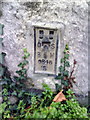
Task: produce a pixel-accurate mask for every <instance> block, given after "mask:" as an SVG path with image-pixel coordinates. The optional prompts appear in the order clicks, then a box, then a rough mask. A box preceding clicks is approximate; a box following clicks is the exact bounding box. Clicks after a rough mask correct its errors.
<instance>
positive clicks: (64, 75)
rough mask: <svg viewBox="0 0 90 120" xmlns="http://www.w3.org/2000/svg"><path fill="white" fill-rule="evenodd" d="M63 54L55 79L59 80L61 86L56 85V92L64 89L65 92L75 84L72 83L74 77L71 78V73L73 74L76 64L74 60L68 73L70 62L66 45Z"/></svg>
mask: <svg viewBox="0 0 90 120" xmlns="http://www.w3.org/2000/svg"><path fill="white" fill-rule="evenodd" d="M63 53H64V56H63V58H62V59H61V65H60V67H59V73H58V75H57V76H56V78H55V79H57V80H61V85H59V84H56V90H57V91H58V90H60V89H64V90H65V91H67V90H68V89H70V88H72V87H73V85H72V83H75V81H74V79H75V77H73V72H74V68H75V65H76V63H77V62H76V60H74V62H73V70H72V71H71V72H69V68H70V62H69V46H68V44H66V46H65V49H64V52H63Z"/></svg>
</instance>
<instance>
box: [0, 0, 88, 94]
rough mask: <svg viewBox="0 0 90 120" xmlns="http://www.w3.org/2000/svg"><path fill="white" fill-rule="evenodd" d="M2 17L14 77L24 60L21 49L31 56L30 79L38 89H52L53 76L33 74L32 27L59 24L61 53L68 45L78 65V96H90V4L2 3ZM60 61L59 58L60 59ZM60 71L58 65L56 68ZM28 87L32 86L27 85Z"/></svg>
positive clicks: (50, 1)
mask: <svg viewBox="0 0 90 120" xmlns="http://www.w3.org/2000/svg"><path fill="white" fill-rule="evenodd" d="M0 6H1V8H2V9H1V11H2V16H1V17H0V23H2V24H4V36H3V37H4V39H3V44H4V47H3V51H4V52H5V53H6V54H7V55H6V57H5V60H6V65H7V66H8V68H9V70H10V72H11V74H12V76H13V75H15V74H16V73H15V71H16V70H17V69H18V67H17V64H18V63H19V62H20V61H21V60H22V59H21V56H22V54H23V52H22V49H23V48H28V50H29V52H30V58H29V63H30V64H29V70H28V76H29V77H31V78H32V80H33V82H34V84H35V87H36V88H42V85H41V84H42V83H43V82H45V83H47V84H49V85H50V86H51V87H52V88H53V89H54V88H55V84H54V83H55V82H58V81H56V80H54V77H53V76H48V75H42V74H34V73H33V68H34V48H33V47H34V36H33V32H34V31H33V27H32V25H33V24H38V22H41V23H42V22H44V23H45V24H47V23H48V22H56V23H61V24H62V25H63V26H64V27H63V29H62V32H61V35H62V37H61V41H60V42H61V44H60V45H61V46H59V47H60V48H62V49H61V51H58V52H60V56H62V50H63V47H64V46H65V44H66V43H68V44H69V47H70V64H71V66H72V63H73V59H76V61H77V67H76V70H75V73H74V74H75V76H76V82H77V86H74V90H75V92H76V93H78V94H84V95H87V93H88V4H87V3H86V1H85V0H82V1H78V0H68V1H65V0H48V2H0ZM58 60H59V58H58ZM58 67H59V64H58V66H57V68H58ZM28 86H29V85H28Z"/></svg>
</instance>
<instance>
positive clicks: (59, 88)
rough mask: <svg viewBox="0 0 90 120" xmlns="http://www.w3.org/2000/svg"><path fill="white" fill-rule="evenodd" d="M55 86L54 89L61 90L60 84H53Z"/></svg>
mask: <svg viewBox="0 0 90 120" xmlns="http://www.w3.org/2000/svg"><path fill="white" fill-rule="evenodd" d="M55 87H56V91H59V90H61V88H62V86H61V85H59V84H57V83H56V84H55Z"/></svg>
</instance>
